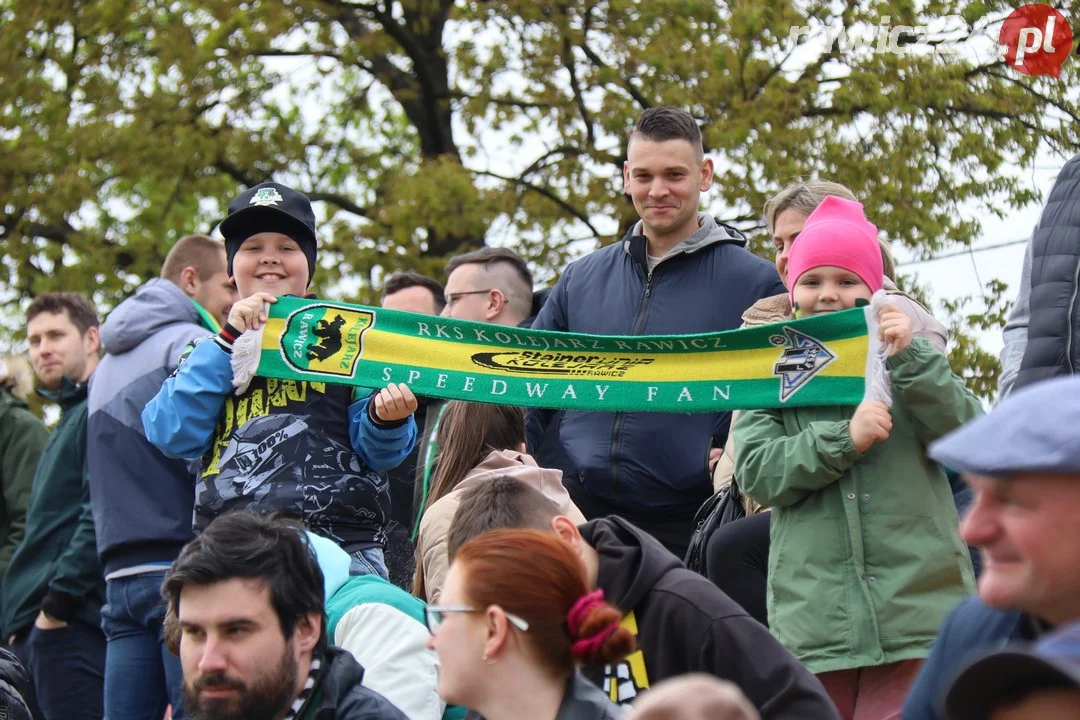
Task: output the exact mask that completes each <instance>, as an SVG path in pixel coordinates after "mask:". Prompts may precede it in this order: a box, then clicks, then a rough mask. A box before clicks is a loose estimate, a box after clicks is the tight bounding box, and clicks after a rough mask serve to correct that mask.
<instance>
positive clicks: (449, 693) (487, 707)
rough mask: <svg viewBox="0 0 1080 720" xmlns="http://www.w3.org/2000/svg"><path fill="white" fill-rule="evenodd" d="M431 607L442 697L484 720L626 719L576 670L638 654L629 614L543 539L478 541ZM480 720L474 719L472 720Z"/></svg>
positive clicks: (562, 546)
mask: <svg viewBox="0 0 1080 720" xmlns="http://www.w3.org/2000/svg"><path fill="white" fill-rule="evenodd" d="M440 601H441V604H439V605H429V606H428V607H427V622H428V629H430V630H431V639H430V640H429V641H428V647H430V648H431V649H433V650H434V651H435V653H436V654H437V655H438V657H439V693H440V694H441V695H442V697H443V699H444V700H446V701H447V702H448V703H452V704H455V705H462V706H465V707H468V708H471V709H472V710H473V711H475V712H476V713H479V714H480V715H481V716H483V718H485V719H486V720H614V719H615V718H619V717H621V716H622V714H623V711H622V710H621V709H620V708H619V707H618V706H617V705H615V704H614V703H612V702H611V701H610V700H608V698H607V696H606V695H605V694H604V692H603V691H602V690H600V688H598V687H596V686H594V685H592V684H591V683H590V682H589V681H588V680H586V679H585V678H584V677H583V676H582V675H581V674H580V673H578V672H577V670H576V665H577V663H583V664H590V665H592V664H601V663H613V662H618V661H619V660H621V659H622V658H624V657H625V656H626V655H628V654H629V653H631V652H633V650H634V638H633V635H632V634H631V633H630V632H629V631H628V630H626V629H625V628H623V627H621V626H620V624H619V623H620V622H621V620H622V614H621V613H620V612H619V611H618V610H616V609H615V608H613V607H612V606H611V605H609V604H607V603H606V602H604V595H603V591H600V590H597V591H596V592H592V593H590V592H589V591H588V586H587V584H586V579H585V567H584V565H583V564H582V562H581V559H580V558H579V557H578V556H577V554H576V553H575V552H574V550H573V548H571V547H570V545H568V544H567V543H566V542H564V541H563V540H561V539H560V538H559V537H558V536H556V535H553V534H551V533H547V532H542V531H539V530H495V531H492V532H488V533H484V534H483V535H478V536H477V537H475V538H473V539H472V540H470V541H469V542H467V543H465V544H464V545H462V546H461V549H459V550H458V552H457V554H456V555H455V556H454V562H453V564H452V565H451V566H450V572H449V574H448V575H447V577H446V582H445V584H444V585H443V590H442V596H441V598H440ZM472 717H475V715H472Z"/></svg>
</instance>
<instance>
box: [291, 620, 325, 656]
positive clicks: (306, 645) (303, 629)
mask: <svg viewBox="0 0 1080 720" xmlns="http://www.w3.org/2000/svg"><path fill="white" fill-rule="evenodd" d="M322 621H323V619H322V615H320V614H319V613H308V614H307V615H304V616H302V617H301V618H299V619H298V620H297V621H296V625H295V626H294V627H293V640H294V641H295V642H296V649H297V650H299V651H300V652H313V651H314V650H315V646H316V645H318V644H319V636H320V635H321V634H322Z"/></svg>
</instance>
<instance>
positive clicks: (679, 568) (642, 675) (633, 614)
mask: <svg viewBox="0 0 1080 720" xmlns="http://www.w3.org/2000/svg"><path fill="white" fill-rule="evenodd" d="M580 529H581V536H582V538H584V540H585V542H587V543H588V544H589V545H590V546H592V547H593V548H594V549H595V550H596V552H597V553H598V554H599V555H600V568H599V575H598V578H597V585H598V587H599V588H600V589H602V590H603V591H604V596H605V598H606V599H607V601H608V602H610V603H611V604H613V605H615V606H616V607H618V608H619V609H620V610H622V611H623V612H624V613H626V614H627V615H626V619H625V620H624V621H623V624H624V625H625V626H627V627H628V628H629V629H630V630H631V631H632V632H635V633H636V634H637V646H638V650H637V652H635V653H634V654H633V655H631V656H630V657H628V658H627V659H626V660H625V661H623V662H621V663H619V664H617V665H609V666H607V667H602V668H597V669H595V670H591V669H587V670H586V674H587V676H588V677H589V679H590V680H592V681H593V682H594V683H596V684H597V685H599V686H600V687H601V688H603V689H604V691H605V692H607V693H608V695H609V697H611V698H612V699H613V700H615V701H616V702H619V703H628V702H631V701H632V700H634V698H636V697H637V695H638V694H639V693H640V692H641V691H643V690H645V689H647V688H648V687H649V686H650V684H655V683H657V682H659V681H661V680H664V679H666V678H670V677H675V676H676V675H683V674H685V673H691V672H702V673H708V674H710V675H715V676H716V677H718V678H720V679H723V680H728V681H730V682H732V683H734V684H735V685H737V686H739V688H740V689H741V690H742V691H743V693H744V694H745V695H746V697H747V698H749V699H750V702H752V703H753V704H754V706H755V707H757V709H758V712H760V713H761V717H762V720H779V719H780V718H785V719H787V718H790V719H791V720H796V719H798V720H819V719H821V720H834V719H836V718H838V715H837V712H836V709H835V708H834V707H833V704H832V701H830V700H829V696H828V695H827V694H826V693H825V689H824V688H823V687H822V686H821V683H820V682H818V680H817V678H815V677H814V676H813V675H812V674H811V673H810V672H809V671H808V670H807V669H806V668H804V667H803V666H802V665H801V664H800V663H799V661H798V660H796V659H795V657H794V656H793V655H792V654H791V653H789V652H788V651H787V650H786V649H784V647H783V646H782V645H780V643H779V642H777V641H776V639H774V638H773V636H772V635H770V634H769V631H768V630H767V629H766V628H765V627H764V626H762V625H761V624H760V623H758V622H757V621H756V620H754V619H753V618H751V617H750V616H749V615H747V614H746V612H745V611H744V610H743V609H742V608H741V607H739V605H737V604H736V603H735V601H734V600H732V599H731V598H729V597H728V596H727V595H725V594H724V593H723V591H721V590H720V589H719V588H718V587H716V586H715V585H713V584H712V583H711V582H709V581H708V580H707V579H706V578H704V577H702V576H701V575H698V574H697V573H694V572H691V571H690V570H687V569H686V568H685V567H684V566H683V564H682V563H681V562H680V561H679V559H678V558H677V557H675V556H674V555H672V554H671V553H669V552H668V551H667V550H665V549H664V547H663V546H662V545H661V544H660V543H659V542H658V541H657V540H655V539H653V537H652V536H650V535H648V534H647V533H645V532H643V531H641V530H638V529H637V528H636V527H634V526H633V525H631V524H630V523H628V522H626V521H625V520H623V519H621V518H618V517H610V518H603V519H600V520H593V521H592V522H589V523H586V524H585V525H582V526H581V528H580ZM613 683H614V685H615V687H614V688H613V687H612V685H613Z"/></svg>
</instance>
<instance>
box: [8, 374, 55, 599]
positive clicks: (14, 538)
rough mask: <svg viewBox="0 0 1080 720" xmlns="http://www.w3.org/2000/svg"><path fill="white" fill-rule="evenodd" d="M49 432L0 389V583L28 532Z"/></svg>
mask: <svg viewBox="0 0 1080 720" xmlns="http://www.w3.org/2000/svg"><path fill="white" fill-rule="evenodd" d="M48 437H49V431H48V430H46V429H45V425H44V424H43V423H42V422H41V421H40V420H38V419H37V418H36V417H35V416H34V414H33V413H31V412H30V411H29V410H28V409H27V407H26V403H24V402H23V401H22V400H19V399H18V398H16V397H15V396H13V395H12V394H11V393H9V392H8V391H7V390H4V389H0V483H2V484H3V491H4V492H3V498H2V499H3V505H0V581H2V580H3V577H4V574H5V573H7V568H8V563H10V562H11V556H12V555H14V554H15V548H17V547H19V543H20V542H22V539H23V533H24V532H25V530H26V509H27V508H28V507H29V505H30V488H31V487H32V486H33V480H34V471H35V470H37V466H38V458H39V457H41V449H42V448H43V447H45V441H46V440H47V439H48Z"/></svg>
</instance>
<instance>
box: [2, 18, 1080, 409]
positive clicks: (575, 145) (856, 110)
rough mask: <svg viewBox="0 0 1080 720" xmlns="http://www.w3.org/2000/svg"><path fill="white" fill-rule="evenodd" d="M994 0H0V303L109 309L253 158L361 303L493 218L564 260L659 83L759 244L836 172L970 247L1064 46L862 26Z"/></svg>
mask: <svg viewBox="0 0 1080 720" xmlns="http://www.w3.org/2000/svg"><path fill="white" fill-rule="evenodd" d="M1011 10H1012V7H1011V4H1009V3H1006V2H999V1H997V0H992V1H986V2H979V1H974V2H952V1H944V0H931V2H925V3H914V2H911V1H910V0H904V1H901V2H899V3H898V2H895V0H846V2H842V1H840V0H835V1H826V0H782V1H781V2H776V3H762V2H755V1H751V0H728V1H726V2H723V1H713V2H706V1H703V0H668V1H666V2H639V1H638V0H561V1H560V2H549V1H547V0H487V1H480V0H457V1H454V0H396V1H395V0H369V1H363V0H245V1H242V2H235V0H228V1H226V0H139V1H135V0H63V1H58V0H34V1H33V2H30V1H29V0H0V147H2V148H3V162H2V163H0V192H2V205H0V241H2V242H3V245H4V256H5V264H6V268H7V271H8V272H7V276H6V277H5V278H4V279H3V281H2V282H0V286H2V287H0V299H2V300H3V301H4V302H5V308H6V320H5V321H4V323H3V329H4V330H5V331H6V332H7V334H8V335H9V337H10V336H13V335H14V334H17V333H18V332H19V331H20V328H21V318H20V316H19V313H18V312H17V310H18V308H19V307H20V306H21V304H22V303H24V302H25V301H26V299H27V298H29V297H31V296H32V295H34V294H35V293H39V292H42V291H46V290H56V289H78V290H84V291H88V292H93V293H94V294H95V297H96V299H97V300H98V302H99V303H100V304H101V306H102V308H103V309H104V308H108V307H111V306H112V305H113V304H115V302H117V301H118V300H119V299H120V298H122V297H123V296H124V295H125V294H126V293H128V292H130V291H131V290H132V289H133V288H134V287H135V286H136V285H137V284H138V283H140V282H141V281H143V280H145V279H146V278H148V277H151V276H153V275H155V274H156V273H157V271H158V270H159V268H160V266H161V262H162V260H163V258H164V256H165V253H166V252H167V250H168V248H169V246H170V245H171V243H172V242H173V241H175V240H176V239H177V238H178V237H180V236H181V235H184V234H187V233H191V232H206V231H208V230H210V229H211V228H212V227H213V225H214V223H215V221H216V220H217V219H219V218H220V217H221V215H222V212H223V209H224V206H225V203H226V202H227V200H228V198H229V197H230V196H232V195H234V194H235V193H236V192H237V191H238V189H240V188H242V187H244V186H249V185H252V184H255V183H258V182H260V181H263V180H265V179H267V178H270V177H273V178H274V179H276V180H278V181H280V182H285V183H288V184H290V185H292V186H295V187H297V188H298V189H301V190H303V191H304V192H306V193H308V194H309V195H310V196H311V198H312V199H313V200H314V201H316V203H317V207H318V209H319V212H320V214H321V227H322V231H321V233H320V242H321V243H322V246H321V255H320V258H321V263H322V265H323V268H322V269H320V273H319V274H320V278H321V280H320V290H321V291H322V292H323V293H325V294H328V295H331V296H338V297H344V298H346V299H350V300H360V301H371V300H373V299H375V297H376V293H377V290H378V284H379V282H380V278H381V277H382V276H383V275H384V274H386V273H388V272H391V271H393V270H396V269H400V268H405V267H412V268H416V269H418V270H420V271H423V272H427V273H430V274H434V275H436V276H439V275H441V268H442V265H443V264H444V262H445V259H446V258H447V257H448V256H450V255H453V254H455V253H457V252H460V251H462V250H465V249H470V248H474V247H477V246H479V245H482V244H484V243H495V244H508V245H510V246H512V247H514V248H515V249H517V250H518V251H520V252H521V253H522V254H523V255H525V256H526V257H527V258H528V259H529V260H530V261H531V262H532V263H533V265H534V267H535V269H536V270H537V272H538V274H539V275H540V276H541V277H544V278H551V277H553V276H554V275H556V274H557V273H558V272H559V271H560V270H561V268H562V267H564V266H565V263H566V262H567V260H568V259H569V258H570V257H572V256H573V255H574V254H575V253H580V252H583V251H587V250H590V249H592V248H593V247H596V246H597V245H598V244H603V243H607V242H612V241H614V240H615V239H616V238H618V237H619V236H620V234H621V232H623V231H624V230H625V229H626V227H627V226H628V224H629V222H630V221H631V220H633V219H634V214H633V208H632V206H631V205H630V203H629V202H628V201H627V200H626V198H625V197H624V196H623V194H622V187H621V185H622V181H621V166H622V162H623V160H624V155H625V140H626V136H627V134H628V132H629V130H630V129H631V127H632V126H633V122H634V120H635V119H636V117H637V115H638V114H639V113H640V112H641V111H642V110H643V109H645V108H648V107H651V106H656V105H675V106H679V107H683V108H687V109H689V111H690V112H691V113H692V114H693V115H694V116H695V117H696V118H698V119H699V120H700V122H701V123H702V126H703V128H704V139H705V144H706V147H707V149H708V151H709V152H710V153H712V154H713V157H714V158H716V162H717V168H718V172H717V177H716V182H715V184H714V190H713V192H712V193H711V194H710V204H709V208H708V209H709V210H710V211H711V212H713V213H714V214H716V215H717V216H718V217H719V218H720V219H722V220H724V221H727V222H730V223H732V224H734V225H736V226H737V227H739V228H740V229H742V230H744V231H746V232H747V233H748V234H749V235H750V236H751V237H752V238H753V246H754V247H756V248H757V249H759V250H760V249H762V248H764V247H765V243H764V241H765V240H766V238H764V237H763V235H764V233H763V232H762V229H763V222H762V219H761V212H760V209H761V207H762V205H763V203H764V201H765V199H766V198H767V197H768V196H769V195H771V194H773V193H774V192H776V191H777V190H778V189H779V188H780V187H782V186H784V185H786V184H787V183H788V182H790V181H791V180H793V179H795V178H796V177H811V176H816V177H822V178H828V179H832V180H836V181H838V182H842V183H844V184H846V185H847V186H849V187H851V188H852V189H853V190H854V191H855V192H856V194H857V195H858V196H859V197H861V198H863V199H864V200H865V203H866V205H867V209H868V213H869V215H870V217H871V219H872V220H874V222H875V223H876V224H878V226H879V227H880V228H881V230H882V231H883V233H885V235H886V236H887V237H888V239H889V240H890V241H891V242H892V243H893V245H894V246H903V247H905V248H908V249H909V250H910V251H912V252H913V254H914V255H915V256H918V257H926V256H929V255H932V254H933V253H936V252H939V251H941V250H942V249H943V248H946V247H953V246H958V245H965V244H970V243H971V241H972V240H973V239H974V238H975V237H977V235H978V233H979V227H980V226H979V223H978V220H977V219H972V218H970V217H965V215H964V214H963V212H962V211H963V209H964V208H965V207H970V206H972V205H973V204H974V205H975V206H977V207H981V208H982V212H984V213H986V214H992V215H997V216H1003V215H1004V214H1005V213H1007V212H1008V211H1009V210H1010V209H1013V208H1017V207H1020V206H1023V205H1025V204H1028V203H1031V202H1033V201H1035V200H1036V199H1037V198H1036V195H1035V193H1034V192H1033V190H1032V189H1031V188H1030V187H1028V186H1027V185H1026V184H1025V183H1024V182H1023V181H1022V180H1021V179H1020V178H1019V177H1018V176H1016V175H1013V174H1009V173H1007V172H1005V170H1006V169H1008V168H1024V167H1029V166H1031V164H1032V163H1033V159H1034V157H1035V154H1036V152H1037V151H1039V150H1040V149H1041V148H1043V149H1045V148H1050V149H1052V150H1055V151H1059V152H1070V151H1075V150H1076V149H1080V129H1078V128H1080V104H1078V102H1077V98H1076V95H1075V93H1072V94H1071V95H1070V92H1069V88H1071V87H1075V86H1076V85H1077V80H1078V78H1080V60H1076V59H1074V58H1070V61H1069V62H1067V63H1066V65H1065V67H1064V68H1063V73H1062V75H1061V77H1060V78H1053V77H1049V76H1047V77H1038V78H1036V77H1029V76H1027V75H1024V74H1021V73H1020V72H1018V71H1017V70H1015V69H1013V68H1011V67H1009V66H1008V65H1007V63H1006V62H1005V60H1004V59H1003V58H1002V56H1001V54H1000V53H998V52H996V51H995V52H983V53H982V55H981V56H980V53H979V52H978V50H977V46H978V43H977V42H975V41H974V40H973V41H970V42H965V43H963V48H962V51H961V52H959V53H956V54H948V53H944V52H936V53H935V52H934V51H933V50H934V48H935V47H937V48H939V49H944V48H945V46H946V45H947V44H948V41H949V40H950V39H952V37H951V36H950V35H949V33H948V32H937V31H933V30H931V31H930V32H929V35H927V36H926V38H925V39H926V40H927V41H928V43H927V45H928V47H929V50H927V49H926V48H921V47H918V48H917V47H914V46H912V47H911V52H903V53H900V54H889V53H881V52H874V51H873V49H872V48H870V47H863V46H860V45H859V44H858V43H852V42H850V38H851V37H853V34H858V33H859V32H865V31H866V30H867V28H873V27H876V26H877V25H878V24H880V23H884V22H886V21H885V20H884V18H885V16H888V18H889V20H888V22H889V23H891V25H892V26H899V25H906V26H921V25H927V24H928V23H929V22H930V21H931V20H932V19H934V18H940V17H942V16H945V15H954V14H955V15H961V16H962V17H963V19H964V21H965V22H966V23H967V24H968V25H970V26H971V27H972V28H974V29H975V31H976V32H982V33H985V32H990V33H991V34H993V33H994V32H995V30H994V28H995V27H996V26H995V22H997V21H1000V20H1001V19H1002V18H1003V17H1004V16H1005V15H1006V14H1007V13H1008V12H1009V11H1011ZM1075 21H1076V19H1075V18H1074V22H1075ZM799 28H803V30H802V31H799ZM840 29H844V30H845V33H846V34H845V35H844V36H843V37H842V38H838V39H837V41H836V42H830V40H832V37H833V35H835V33H836V32H837V31H839V30H840ZM1078 30H1080V28H1078ZM830 33H831V34H830ZM1076 34H1077V35H1080V32H1077V33H1076ZM900 39H901V40H902V41H903V42H904V44H905V47H906V46H907V45H911V39H910V37H909V36H907V35H903V36H900ZM991 45H992V43H991ZM969 46H970V47H969ZM989 290H990V292H991V294H990V295H989V296H988V297H989V298H990V303H991V304H990V307H989V308H987V310H986V311H985V312H977V313H973V316H974V320H973V322H974V323H975V324H976V325H977V324H979V323H980V322H984V321H985V322H997V320H998V319H999V318H996V317H994V311H995V308H996V307H997V306H996V305H994V303H995V302H999V301H1000V298H1001V295H1000V292H1001V290H1003V288H1002V289H997V288H990V289H989ZM964 324H966V320H962V321H961V322H960V325H964ZM958 329H960V328H959V326H958ZM957 339H958V340H959V344H958V346H957V348H958V351H959V353H960V354H959V355H957V356H955V357H954V360H963V361H964V362H969V361H970V362H974V363H975V364H976V365H975V366H976V367H978V370H977V372H978V373H979V374H980V377H982V378H989V377H990V374H992V373H993V372H994V366H993V364H992V362H991V360H992V359H988V358H986V357H981V356H979V355H978V348H977V347H976V346H975V345H973V344H972V341H971V338H970V337H969V336H968V335H965V334H963V333H961V334H960V335H958V336H957ZM987 387H988V386H987ZM985 390H986V388H985V387H981V386H980V391H982V392H984V394H985Z"/></svg>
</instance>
